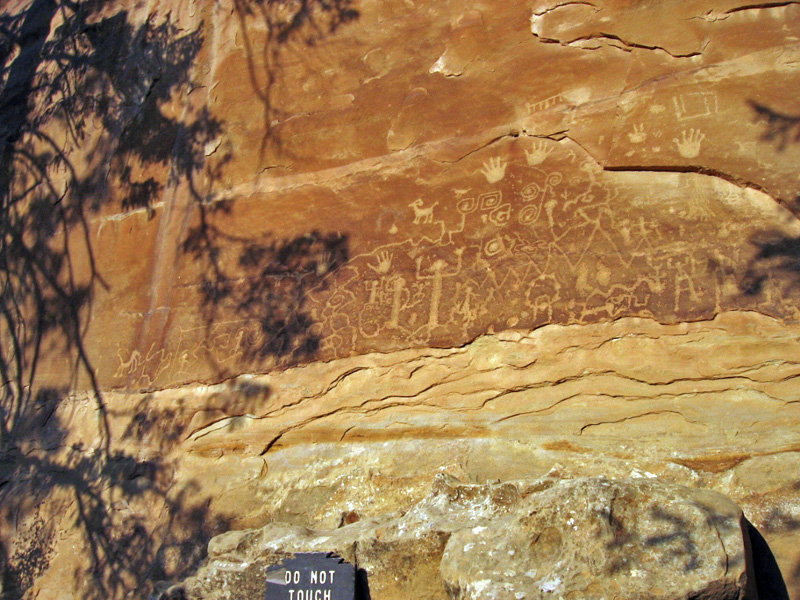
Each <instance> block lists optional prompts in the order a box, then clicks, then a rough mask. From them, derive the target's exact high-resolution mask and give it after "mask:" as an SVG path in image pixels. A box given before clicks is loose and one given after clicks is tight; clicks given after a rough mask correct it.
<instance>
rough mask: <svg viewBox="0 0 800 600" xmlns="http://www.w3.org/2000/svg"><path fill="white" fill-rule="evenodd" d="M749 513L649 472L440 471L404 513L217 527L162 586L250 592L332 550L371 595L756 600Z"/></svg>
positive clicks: (383, 598)
mask: <svg viewBox="0 0 800 600" xmlns="http://www.w3.org/2000/svg"><path fill="white" fill-rule="evenodd" d="M745 523H746V522H745V521H744V517H743V515H742V511H741V509H740V508H739V507H738V506H737V505H736V504H735V503H734V502H732V501H731V500H729V499H727V498H726V497H725V496H722V495H721V494H718V493H716V492H712V491H707V490H702V489H692V488H687V487H684V486H679V485H673V484H667V483H664V482H661V481H658V480H655V479H651V478H647V477H640V478H630V479H617V480H612V479H606V478H603V477H586V478H576V479H557V478H553V477H544V478H540V479H536V480H520V481H515V482H506V483H487V484H484V485H471V484H464V483H461V482H459V481H458V480H457V479H455V478H454V477H452V476H450V475H446V474H440V475H438V476H437V477H436V479H435V480H434V484H433V488H432V490H431V493H430V494H429V495H428V496H427V497H425V498H424V499H423V500H422V501H421V502H419V503H417V504H416V505H415V506H413V507H412V508H411V509H410V510H408V511H407V512H405V513H402V514H394V515H385V516H381V517H377V518H372V519H365V520H361V521H356V522H354V523H350V524H347V525H343V526H342V527H339V528H337V529H332V530H311V529H308V528H304V527H300V526H296V525H288V524H283V523H270V524H269V525H267V526H265V527H263V528H260V529H252V530H245V531H231V532H227V533H224V534H222V535H219V536H217V537H215V538H213V539H212V540H211V542H210V543H209V547H208V552H209V556H208V560H207V561H206V563H205V565H204V566H203V567H202V568H201V569H200V570H199V571H198V572H197V573H196V574H195V575H194V576H193V577H191V578H189V579H187V580H186V581H185V582H184V583H183V584H182V586H178V587H176V586H172V587H171V588H170V589H171V590H172V592H171V593H176V591H177V590H180V592H181V593H183V594H185V596H186V597H187V598H189V599H193V598H198V599H199V598H203V599H204V600H223V599H233V598H241V597H248V598H249V597H252V598H259V597H263V594H264V589H265V586H266V579H265V574H266V572H267V569H268V568H269V567H270V566H272V565H275V564H277V563H279V562H280V561H282V560H283V559H285V558H288V557H290V556H292V555H293V554H296V553H301V552H332V553H335V554H337V555H339V556H341V557H342V558H344V559H345V560H347V561H349V562H351V563H353V564H354V565H355V566H356V567H357V568H358V569H359V570H360V572H361V573H363V574H364V575H366V578H365V580H362V587H361V589H360V590H358V591H357V596H360V597H370V598H372V599H373V600H390V599H398V600H399V599H401V598H403V599H406V598H415V597H416V598H436V599H442V600H444V599H452V600H455V599H459V600H461V599H464V600H466V599H475V600H478V599H488V598H491V599H496V600H505V599H508V600H522V599H526V600H532V599H542V600H544V599H573V598H575V599H577V598H580V599H584V600H589V599H591V600H605V599H607V600H612V599H616V598H628V599H634V598H636V599H638V598H641V599H644V598H647V599H648V600H678V599H684V598H695V599H706V600H711V599H714V600H734V599H736V600H743V599H750V600H755V598H756V597H757V595H756V592H755V581H754V578H753V575H752V567H751V558H750V551H749V538H748V535H747V533H746V532H747V529H746V524H745ZM364 581H365V583H364Z"/></svg>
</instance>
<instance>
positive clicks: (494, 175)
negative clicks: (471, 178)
mask: <svg viewBox="0 0 800 600" xmlns="http://www.w3.org/2000/svg"><path fill="white" fill-rule="evenodd" d="M507 166H508V163H507V162H506V161H504V160H503V159H502V158H500V157H499V156H496V157H494V158H490V159H489V160H488V161H486V162H484V163H483V168H482V169H480V172H481V173H483V176H484V177H486V181H488V182H489V183H497V182H498V181H500V180H501V179H503V178H504V177H505V176H506V167H507Z"/></svg>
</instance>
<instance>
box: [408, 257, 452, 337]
mask: <svg viewBox="0 0 800 600" xmlns="http://www.w3.org/2000/svg"><path fill="white" fill-rule="evenodd" d="M453 254H455V255H456V265H455V267H453V268H452V269H451V270H450V271H447V266H448V263H447V261H445V260H444V259H442V258H437V259H435V260H434V261H433V264H432V265H431V266H430V267H429V268H428V270H429V271H430V273H431V274H430V275H425V274H423V269H422V260H423V257H422V256H419V257H417V259H416V261H415V262H416V267H417V271H416V278H417V279H418V280H426V279H430V280H432V282H433V285H432V290H431V302H430V306H429V310H428V329H433V328H434V327H436V326H437V325H438V324H439V303H440V302H441V299H442V280H443V278H444V277H452V276H454V275H458V273H459V272H460V271H461V257H462V256H463V255H464V248H456V249H455V251H454V252H453Z"/></svg>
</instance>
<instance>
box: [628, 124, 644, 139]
mask: <svg viewBox="0 0 800 600" xmlns="http://www.w3.org/2000/svg"><path fill="white" fill-rule="evenodd" d="M646 139H647V134H646V133H645V131H644V125H643V124H641V123H640V124H639V125H634V126H633V132H632V133H629V134H628V140H630V142H631V144H641V143H642V142H644V141H645V140H646Z"/></svg>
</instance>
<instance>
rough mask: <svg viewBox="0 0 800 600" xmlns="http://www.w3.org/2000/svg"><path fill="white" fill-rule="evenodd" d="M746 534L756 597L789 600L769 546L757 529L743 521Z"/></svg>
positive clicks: (770, 599)
mask: <svg viewBox="0 0 800 600" xmlns="http://www.w3.org/2000/svg"><path fill="white" fill-rule="evenodd" d="M745 525H746V528H747V534H748V535H749V536H750V549H751V553H752V558H753V571H754V574H755V579H756V588H757V590H758V597H759V598H763V599H767V598H768V599H769V600H789V592H788V590H787V589H786V584H785V583H784V581H783V575H781V570H780V568H779V567H778V563H777V562H776V561H775V556H774V555H773V554H772V550H770V548H769V545H768V544H767V542H766V540H765V539H764V538H763V536H762V535H761V533H759V531H758V529H756V528H755V526H754V525H753V524H752V523H750V521H748V520H746V519H745Z"/></svg>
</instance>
